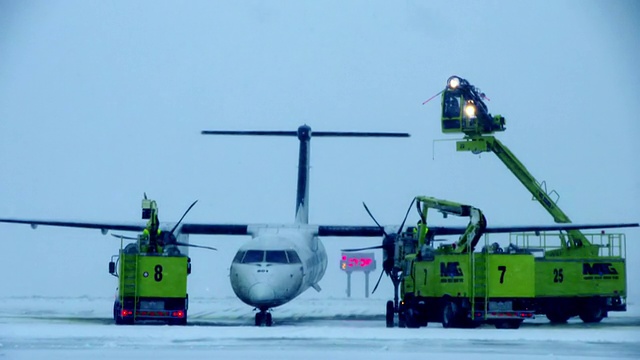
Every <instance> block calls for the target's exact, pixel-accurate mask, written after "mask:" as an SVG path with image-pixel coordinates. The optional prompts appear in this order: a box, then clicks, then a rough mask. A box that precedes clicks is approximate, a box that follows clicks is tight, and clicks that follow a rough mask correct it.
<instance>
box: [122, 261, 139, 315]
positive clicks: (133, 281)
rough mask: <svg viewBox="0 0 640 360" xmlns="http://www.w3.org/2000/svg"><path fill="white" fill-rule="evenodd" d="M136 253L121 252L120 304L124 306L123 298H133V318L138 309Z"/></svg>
mask: <svg viewBox="0 0 640 360" xmlns="http://www.w3.org/2000/svg"><path fill="white" fill-rule="evenodd" d="M138 258H139V255H138V254H125V253H121V255H120V261H122V274H121V275H120V304H122V307H123V308H124V304H125V299H127V298H133V309H132V311H133V319H134V321H135V318H136V313H137V310H138V260H139V259H138Z"/></svg>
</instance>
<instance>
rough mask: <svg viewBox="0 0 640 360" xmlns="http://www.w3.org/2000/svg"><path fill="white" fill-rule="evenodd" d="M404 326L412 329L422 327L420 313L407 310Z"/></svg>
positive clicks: (410, 309)
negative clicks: (419, 318) (419, 319)
mask: <svg viewBox="0 0 640 360" xmlns="http://www.w3.org/2000/svg"><path fill="white" fill-rule="evenodd" d="M404 324H405V326H406V327H408V328H410V329H417V328H419V327H420V322H419V321H418V312H417V311H416V310H414V309H413V308H408V309H405V311H404Z"/></svg>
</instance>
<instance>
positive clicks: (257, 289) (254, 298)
mask: <svg viewBox="0 0 640 360" xmlns="http://www.w3.org/2000/svg"><path fill="white" fill-rule="evenodd" d="M275 297H276V294H275V292H274V291H273V289H272V288H271V286H269V285H267V284H263V283H258V284H255V285H253V286H252V287H251V288H250V289H249V299H250V300H251V302H252V303H254V304H259V303H267V302H270V301H273V299H274V298H275Z"/></svg>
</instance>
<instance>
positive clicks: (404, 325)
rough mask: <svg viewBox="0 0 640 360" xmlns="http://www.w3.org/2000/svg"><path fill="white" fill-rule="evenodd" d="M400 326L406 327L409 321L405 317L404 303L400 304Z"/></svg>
mask: <svg viewBox="0 0 640 360" xmlns="http://www.w3.org/2000/svg"><path fill="white" fill-rule="evenodd" d="M398 327H399V328H405V327H407V323H406V322H405V319H404V306H403V305H402V304H400V305H398Z"/></svg>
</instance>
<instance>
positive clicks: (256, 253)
mask: <svg viewBox="0 0 640 360" xmlns="http://www.w3.org/2000/svg"><path fill="white" fill-rule="evenodd" d="M263 259H264V251H262V250H247V252H246V254H245V255H244V258H243V259H242V263H243V264H250V263H259V262H262V261H263Z"/></svg>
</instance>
